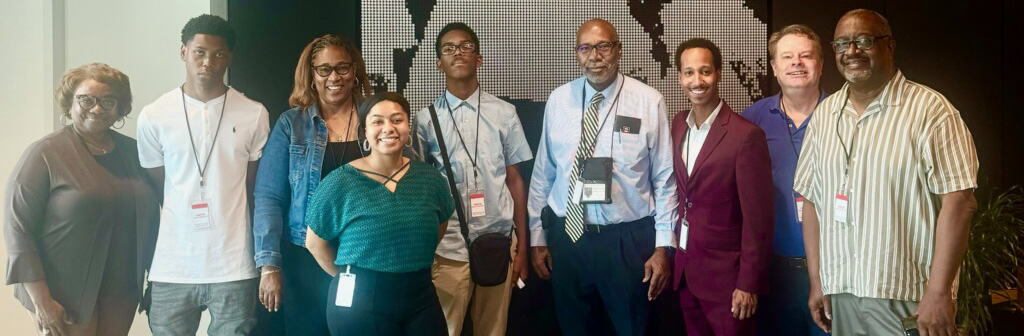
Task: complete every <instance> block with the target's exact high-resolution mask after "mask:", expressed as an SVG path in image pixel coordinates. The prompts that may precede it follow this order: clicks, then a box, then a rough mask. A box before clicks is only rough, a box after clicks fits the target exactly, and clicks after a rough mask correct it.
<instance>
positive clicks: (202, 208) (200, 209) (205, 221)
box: [189, 198, 213, 229]
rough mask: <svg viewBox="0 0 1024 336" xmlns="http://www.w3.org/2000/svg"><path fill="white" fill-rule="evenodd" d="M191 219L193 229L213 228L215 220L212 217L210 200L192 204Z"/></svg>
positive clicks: (190, 209)
mask: <svg viewBox="0 0 1024 336" xmlns="http://www.w3.org/2000/svg"><path fill="white" fill-rule="evenodd" d="M189 217H190V218H191V219H192V228H195V229H205V228H209V227H211V226H213V218H212V217H210V200H208V199H203V198H201V199H198V200H193V201H192V202H190V204H189Z"/></svg>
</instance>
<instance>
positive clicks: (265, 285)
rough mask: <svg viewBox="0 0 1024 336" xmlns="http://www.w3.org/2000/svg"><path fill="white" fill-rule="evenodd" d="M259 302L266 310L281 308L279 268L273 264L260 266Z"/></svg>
mask: <svg viewBox="0 0 1024 336" xmlns="http://www.w3.org/2000/svg"><path fill="white" fill-rule="evenodd" d="M260 303H262V304H263V307H264V308H267V311H268V312H276V311H278V309H280V308H281V269H280V268H278V267H274V266H263V267H261V268H260Z"/></svg>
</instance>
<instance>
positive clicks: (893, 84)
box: [831, 69, 907, 113]
mask: <svg viewBox="0 0 1024 336" xmlns="http://www.w3.org/2000/svg"><path fill="white" fill-rule="evenodd" d="M906 82H907V78H906V77H904V76H903V71H900V70H899V69H896V74H894V75H893V76H892V78H890V79H889V82H888V83H885V87H884V88H882V93H880V94H878V98H875V100H873V101H871V103H868V107H869V108H870V106H871V105H873V104H875V103H876V102H877V103H879V104H884V105H887V106H899V105H900V104H901V103H902V102H903V87H904V85H903V84H906ZM849 90H850V83H846V84H843V87H842V88H841V89H839V91H840V92H844V93H843V98H842V99H843V100H844V102H845V101H846V100H849V99H850V91H849ZM831 112H832V113H838V112H839V111H838V110H837V111H831Z"/></svg>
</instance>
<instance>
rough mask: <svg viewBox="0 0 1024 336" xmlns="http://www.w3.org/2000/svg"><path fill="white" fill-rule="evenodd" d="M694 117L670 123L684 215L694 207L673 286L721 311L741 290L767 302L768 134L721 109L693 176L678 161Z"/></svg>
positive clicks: (683, 116)
mask: <svg viewBox="0 0 1024 336" xmlns="http://www.w3.org/2000/svg"><path fill="white" fill-rule="evenodd" d="M689 112H690V111H683V112H680V113H679V114H677V115H676V117H675V119H674V120H673V121H672V148H673V150H674V151H673V152H672V153H673V158H674V161H675V174H676V186H677V187H678V192H679V215H680V218H682V215H683V213H684V211H683V210H684V209H683V207H688V208H689V209H686V210H687V211H686V213H687V215H686V218H687V220H688V221H689V224H690V230H689V238H688V239H687V242H686V246H685V247H686V249H685V251H684V250H683V249H682V246H680V249H679V250H677V251H676V257H675V267H674V282H673V286H675V287H674V288H676V289H679V288H680V285H683V284H685V285H686V286H687V288H689V289H690V291H691V292H692V293H693V294H694V295H695V296H696V297H697V298H699V299H701V300H705V301H712V302H721V303H728V302H732V293H733V290H735V289H740V290H742V291H745V292H749V293H755V294H765V293H767V292H768V267H769V264H770V262H771V242H772V232H773V226H774V225H775V223H774V217H773V212H772V211H773V209H774V208H773V204H772V166H771V158H770V157H769V156H768V144H767V142H766V140H765V135H764V131H762V130H761V128H759V127H757V125H754V124H753V123H751V122H749V121H747V120H746V119H743V118H741V117H740V116H739V115H738V114H736V113H735V112H733V111H732V109H731V108H729V105H727V104H723V105H722V109H721V111H719V112H718V116H717V117H716V118H715V120H714V121H713V122H712V123H711V130H710V131H709V133H708V137H707V139H706V140H705V141H704V147H702V148H701V150H700V153H699V154H698V155H697V160H696V162H695V164H694V168H693V174H692V176H687V174H686V166H685V163H684V162H683V158H682V156H681V155H680V154H681V153H682V144H683V140H685V139H686V132H687V131H689V127H688V126H687V125H686V117H687V115H689ZM684 200H685V201H684ZM679 225H681V223H677V224H676V229H677V231H676V232H679V231H678V229H679ZM680 243H681V242H680Z"/></svg>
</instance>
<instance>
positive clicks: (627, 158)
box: [528, 19, 678, 335]
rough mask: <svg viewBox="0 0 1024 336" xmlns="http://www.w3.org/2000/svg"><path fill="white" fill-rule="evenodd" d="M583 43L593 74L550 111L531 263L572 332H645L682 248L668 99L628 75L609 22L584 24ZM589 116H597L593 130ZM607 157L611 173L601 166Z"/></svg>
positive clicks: (538, 164)
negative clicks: (577, 216) (605, 324)
mask: <svg viewBox="0 0 1024 336" xmlns="http://www.w3.org/2000/svg"><path fill="white" fill-rule="evenodd" d="M576 44H577V45H576V58H577V61H578V62H579V65H580V68H581V69H582V70H583V74H584V76H582V77H580V78H577V79H575V80H573V81H571V82H569V83H566V84H564V85H562V86H560V87H558V88H556V89H555V90H554V91H553V92H552V93H551V96H550V97H549V98H548V101H547V105H546V106H545V109H544V126H543V127H544V128H543V131H542V135H541V140H540V145H539V148H538V150H537V157H536V160H535V163H534V170H533V177H532V180H531V182H530V193H529V201H528V208H529V216H530V217H529V218H530V238H531V239H530V245H531V246H532V248H531V254H532V256H531V261H532V263H533V267H534V269H535V270H536V272H537V274H538V276H540V277H541V278H545V279H548V278H550V279H551V282H552V289H553V292H554V297H555V310H556V313H557V317H558V322H559V325H560V327H561V331H562V334H563V335H588V334H594V333H596V332H598V331H599V330H597V329H595V328H596V327H599V326H597V325H595V324H594V323H592V322H593V321H595V320H596V321H610V322H611V324H612V326H613V328H614V330H615V333H616V334H618V335H643V334H644V333H645V330H646V328H647V318H648V314H649V311H650V307H649V306H650V304H649V301H650V300H653V299H654V298H655V297H657V296H658V294H659V293H660V292H661V290H662V289H663V288H664V287H665V284H666V282H667V280H668V279H669V277H670V276H671V275H670V269H669V268H670V265H669V255H670V253H669V249H671V248H673V247H675V246H676V244H677V243H676V236H675V234H673V227H674V225H675V224H676V221H677V219H678V215H677V212H676V208H677V205H678V198H677V195H676V183H675V177H674V176H673V173H672V153H671V152H672V145H671V143H670V130H669V127H668V126H669V124H668V116H667V112H666V106H665V99H664V98H663V97H662V95H661V94H660V93H658V91H657V90H655V89H654V88H652V87H650V86H647V85H646V84H644V83H642V82H640V81H638V80H635V79H633V78H630V77H628V76H625V75H622V74H621V73H619V67H618V63H619V58H620V57H621V55H622V45H621V43H620V42H619V39H618V33H617V32H616V31H615V27H613V26H612V25H611V24H610V23H608V22H607V21H605V20H601V19H592V20H589V21H587V22H585V23H584V24H583V25H582V26H580V29H579V31H578V32H577V35H576ZM598 94H600V95H601V96H600V97H598V98H596V99H595V98H594V97H595V96H596V95H598ZM602 97H603V99H602ZM588 110H596V116H597V120H596V122H591V125H587V124H586V120H587V118H585V114H586V113H588ZM589 112H591V113H593V112H594V111H589ZM591 116H592V114H591ZM590 120H591V121H593V119H590ZM594 129H596V139H595V138H593V131H594ZM584 130H589V131H587V132H584ZM585 137H591V138H590V139H589V140H590V141H587V140H588V139H585ZM581 138H582V139H581ZM581 142H583V143H588V142H589V143H590V144H592V145H591V146H590V148H588V149H586V150H584V147H586V146H581ZM591 148H592V151H591V150H590V149H591ZM578 150H580V152H581V153H583V154H586V153H587V152H591V153H590V155H577V154H578V153H577V152H578ZM578 156H579V158H577V157H578ZM577 159H579V162H580V163H574V162H575V161H577ZM609 159H610V160H609ZM608 161H610V169H598V168H597V167H594V166H601V164H602V163H603V164H607V162H608ZM576 165H579V166H581V167H582V168H579V169H580V170H581V171H574V170H576V169H577V167H575V166H576ZM595 170H597V171H598V173H588V171H589V172H593V171H595ZM602 171H603V172H604V173H603V175H602V173H601V172H602ZM609 171H610V173H609ZM573 176H576V177H578V178H575V180H574V181H570V180H571V179H574V178H573ZM570 185H575V186H573V187H570ZM602 186H604V187H602ZM602 188H605V189H602ZM581 190H582V191H581ZM595 195H598V196H595ZM570 202H574V203H575V204H573V203H570ZM574 207H575V209H581V208H582V213H583V215H582V224H583V225H582V227H583V230H582V234H579V235H574V234H573V233H572V232H574V231H575V230H576V229H574V226H573V225H575V224H572V223H571V221H570V220H567V213H569V214H572V211H568V212H567V210H572V209H573V208H574ZM574 211H578V210H574ZM575 232H577V233H578V232H579V231H575Z"/></svg>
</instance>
